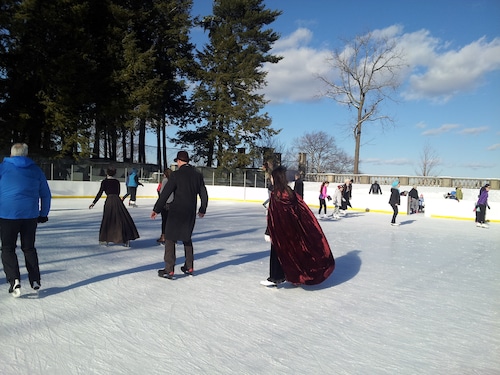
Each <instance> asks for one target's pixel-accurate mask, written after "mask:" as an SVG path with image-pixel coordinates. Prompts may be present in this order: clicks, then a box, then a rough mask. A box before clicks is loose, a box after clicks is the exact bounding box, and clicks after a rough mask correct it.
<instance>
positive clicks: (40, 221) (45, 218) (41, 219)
mask: <svg viewBox="0 0 500 375" xmlns="http://www.w3.org/2000/svg"><path fill="white" fill-rule="evenodd" d="M47 221H49V218H48V217H47V216H38V219H37V222H39V223H46V222H47Z"/></svg>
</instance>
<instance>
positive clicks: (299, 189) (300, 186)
mask: <svg viewBox="0 0 500 375" xmlns="http://www.w3.org/2000/svg"><path fill="white" fill-rule="evenodd" d="M293 191H295V194H298V195H300V197H301V198H302V199H304V181H302V178H301V177H300V172H297V173H295V185H293Z"/></svg>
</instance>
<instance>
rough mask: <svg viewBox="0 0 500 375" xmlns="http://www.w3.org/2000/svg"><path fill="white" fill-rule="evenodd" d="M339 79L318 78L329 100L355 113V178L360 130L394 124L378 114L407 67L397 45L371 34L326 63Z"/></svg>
mask: <svg viewBox="0 0 500 375" xmlns="http://www.w3.org/2000/svg"><path fill="white" fill-rule="evenodd" d="M327 62H328V64H329V65H330V66H331V68H332V69H333V72H334V75H335V76H336V77H337V78H336V79H333V80H330V79H329V78H327V77H325V76H319V77H318V78H319V79H320V80H321V81H322V82H323V83H325V85H326V92H324V93H323V94H322V96H325V97H329V98H331V99H333V100H334V101H336V102H337V103H339V104H342V105H347V106H348V107H349V109H350V110H352V109H354V110H355V111H356V121H355V122H354V123H353V124H352V125H349V126H350V128H351V130H352V134H353V136H354V139H355V151H354V174H358V173H359V150H360V144H361V130H362V128H363V125H364V124H365V123H366V122H368V121H369V122H381V123H382V124H384V123H385V122H392V119H391V118H390V117H389V116H387V115H382V114H379V111H378V109H379V105H380V103H381V102H382V101H383V100H384V99H386V98H389V99H391V97H390V94H391V93H392V92H394V91H395V90H396V89H397V88H398V87H399V85H400V82H399V79H398V73H399V71H400V70H401V68H403V67H404V66H405V64H404V59H403V55H402V52H401V51H400V50H399V49H398V46H397V44H396V41H395V40H393V39H390V38H388V37H387V36H384V35H381V34H379V33H373V32H370V33H368V34H365V35H362V36H356V37H355V38H354V39H353V40H348V41H345V47H344V49H343V50H334V51H333V52H332V55H331V57H330V58H328V60H327Z"/></svg>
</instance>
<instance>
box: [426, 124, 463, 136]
mask: <svg viewBox="0 0 500 375" xmlns="http://www.w3.org/2000/svg"><path fill="white" fill-rule="evenodd" d="M459 127H460V125H457V124H444V125H441V126H440V127H439V128H436V129H429V130H426V131H424V132H422V135H439V134H443V133H448V132H450V131H452V130H453V129H456V128H459Z"/></svg>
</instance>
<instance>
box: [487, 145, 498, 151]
mask: <svg viewBox="0 0 500 375" xmlns="http://www.w3.org/2000/svg"><path fill="white" fill-rule="evenodd" d="M487 150H489V151H492V150H500V143H496V144H494V145H491V146H489V147H488V148H487Z"/></svg>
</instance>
